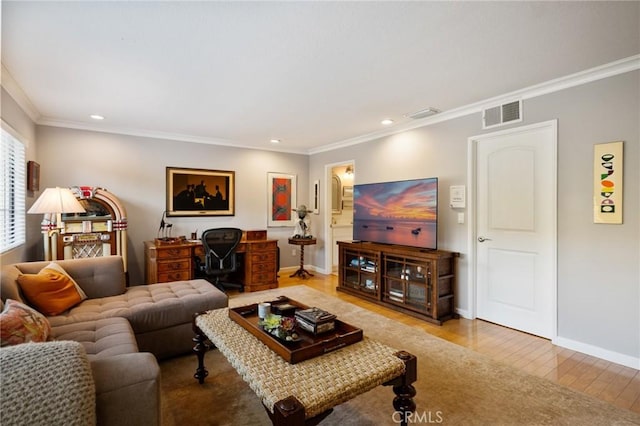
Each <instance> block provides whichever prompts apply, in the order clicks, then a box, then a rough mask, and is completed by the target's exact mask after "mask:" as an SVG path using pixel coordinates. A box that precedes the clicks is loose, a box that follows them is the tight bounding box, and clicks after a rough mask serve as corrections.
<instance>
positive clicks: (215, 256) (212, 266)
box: [202, 228, 244, 292]
mask: <svg viewBox="0 0 640 426" xmlns="http://www.w3.org/2000/svg"><path fill="white" fill-rule="evenodd" d="M241 238H242V230H241V229H238V228H213V229H207V230H206V231H204V232H203V233H202V246H203V247H204V253H205V259H206V265H205V271H204V272H205V273H206V274H207V275H208V276H210V277H212V278H214V280H213V281H211V280H210V279H209V282H211V283H212V284H213V285H215V286H216V287H217V288H219V289H220V290H222V291H226V289H227V288H236V289H238V290H240V291H241V292H242V291H244V286H243V285H242V284H239V283H231V282H223V281H222V277H223V276H225V275H229V274H230V273H232V272H235V271H236V269H237V267H238V261H237V258H236V257H237V256H236V247H237V246H238V243H240V239H241Z"/></svg>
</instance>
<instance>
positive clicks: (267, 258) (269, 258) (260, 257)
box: [251, 251, 278, 263]
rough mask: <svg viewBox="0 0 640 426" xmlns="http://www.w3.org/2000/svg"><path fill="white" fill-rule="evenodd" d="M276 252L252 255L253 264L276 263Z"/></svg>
mask: <svg viewBox="0 0 640 426" xmlns="http://www.w3.org/2000/svg"><path fill="white" fill-rule="evenodd" d="M277 253H278V252H276V251H264V252H260V253H251V262H252V263H256V262H268V263H275V261H276V257H277Z"/></svg>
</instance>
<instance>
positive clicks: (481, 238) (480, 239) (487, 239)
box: [478, 237, 491, 243]
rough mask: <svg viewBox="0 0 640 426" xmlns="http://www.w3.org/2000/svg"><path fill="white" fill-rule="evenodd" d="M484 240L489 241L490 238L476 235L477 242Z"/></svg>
mask: <svg viewBox="0 0 640 426" xmlns="http://www.w3.org/2000/svg"><path fill="white" fill-rule="evenodd" d="M485 241H491V238H485V237H478V242H481V243H484V242H485Z"/></svg>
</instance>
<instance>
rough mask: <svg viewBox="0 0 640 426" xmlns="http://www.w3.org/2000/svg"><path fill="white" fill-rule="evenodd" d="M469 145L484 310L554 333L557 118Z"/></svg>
mask: <svg viewBox="0 0 640 426" xmlns="http://www.w3.org/2000/svg"><path fill="white" fill-rule="evenodd" d="M469 149H470V156H469V158H470V166H471V168H472V170H471V173H470V177H471V179H472V182H471V184H470V185H469V187H470V188H474V189H475V190H474V191H473V196H472V201H471V202H472V205H473V209H475V221H474V222H473V225H472V227H473V230H472V231H471V232H470V242H469V247H470V250H471V256H472V257H473V259H474V261H473V263H472V271H471V273H470V281H471V286H472V289H475V301H476V316H477V317H478V318H480V319H484V320H487V321H490V322H493V323H497V324H500V325H504V326H507V327H510V328H514V329H517V330H521V331H524V332H527V333H531V334H534V335H537V336H541V337H545V338H554V337H555V333H556V321H557V315H556V306H557V294H556V286H557V282H556V276H557V273H556V270H557V266H556V250H557V248H556V247H557V237H556V234H557V232H556V223H557V201H556V192H557V191H556V188H557V178H556V169H557V155H556V152H557V120H553V121H548V122H544V123H539V124H534V125H531V126H525V127H519V128H515V129H509V130H505V131H501V132H496V133H490V134H486V135H482V136H477V137H472V138H470V139H469ZM470 294H474V292H473V291H472V292H470Z"/></svg>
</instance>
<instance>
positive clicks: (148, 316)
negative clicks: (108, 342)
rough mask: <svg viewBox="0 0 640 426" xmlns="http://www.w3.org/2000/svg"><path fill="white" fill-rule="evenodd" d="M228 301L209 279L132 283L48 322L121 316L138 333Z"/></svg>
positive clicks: (187, 320) (175, 322)
mask: <svg viewBox="0 0 640 426" xmlns="http://www.w3.org/2000/svg"><path fill="white" fill-rule="evenodd" d="M227 303H228V298H227V295H226V294H224V293H223V292H221V291H220V290H218V289H217V288H215V287H214V286H213V285H211V284H210V283H209V282H208V281H205V280H190V281H174V282H170V283H160V284H152V285H142V286H133V287H129V288H128V289H127V291H126V292H125V293H124V294H122V295H118V296H112V297H103V298H99V299H87V300H85V301H83V302H82V303H81V304H79V305H78V306H75V307H73V308H71V309H70V310H69V311H68V312H65V313H64V314H62V315H58V316H55V317H49V321H50V322H51V325H52V326H54V327H57V326H60V325H64V324H70V323H73V322H82V321H92V320H96V319H101V318H112V317H124V318H126V319H128V320H129V323H130V324H131V328H133V331H134V332H135V333H136V334H138V333H144V332H147V331H152V330H161V329H164V328H168V327H172V326H175V325H178V324H185V323H190V322H191V320H192V317H193V314H194V313H196V312H202V311H205V310H209V309H216V308H222V307H226V306H227Z"/></svg>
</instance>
